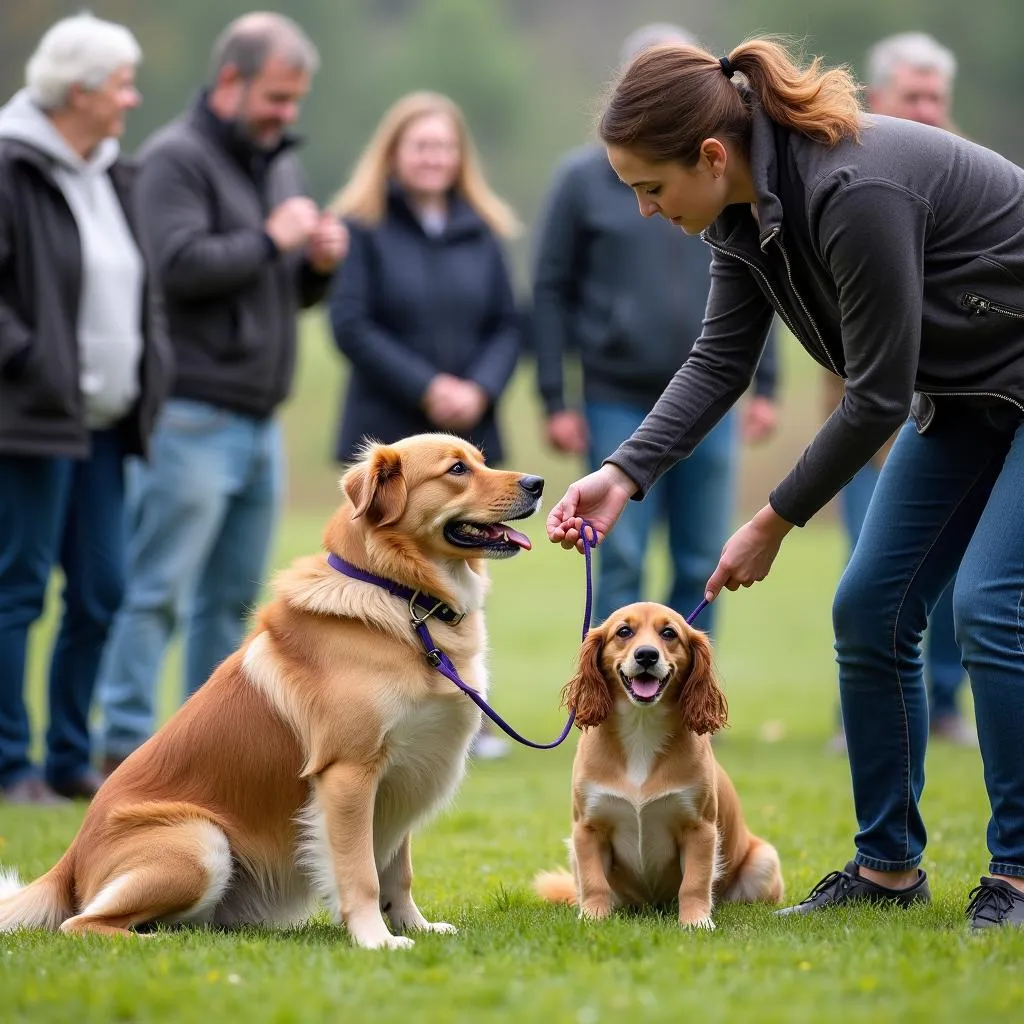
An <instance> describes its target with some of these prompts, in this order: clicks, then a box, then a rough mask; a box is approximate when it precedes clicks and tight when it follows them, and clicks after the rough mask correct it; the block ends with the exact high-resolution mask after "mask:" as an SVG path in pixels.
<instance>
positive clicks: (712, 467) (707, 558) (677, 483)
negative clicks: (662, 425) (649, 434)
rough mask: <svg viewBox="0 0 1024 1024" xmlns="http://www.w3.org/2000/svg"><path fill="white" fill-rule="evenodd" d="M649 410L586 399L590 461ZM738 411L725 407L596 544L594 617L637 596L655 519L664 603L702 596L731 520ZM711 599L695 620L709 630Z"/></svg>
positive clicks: (687, 607)
mask: <svg viewBox="0 0 1024 1024" xmlns="http://www.w3.org/2000/svg"><path fill="white" fill-rule="evenodd" d="M647 412H648V410H646V409H644V408H641V407H639V406H631V405H620V404H617V403H613V402H587V404H586V408H585V414H586V418H587V426H588V429H589V431H590V464H591V468H593V469H596V468H597V467H598V466H600V464H601V460H602V459H604V458H607V457H608V456H609V455H610V454H611V453H612V452H613V451H615V449H616V448H617V447H618V446H619V445H620V444H621V443H622V442H623V441H624V440H625V439H626V438H627V437H629V436H630V435H631V434H632V433H633V431H634V430H636V428H637V427H638V426H640V424H641V423H642V422H643V419H644V417H645V416H646V415H647ZM736 422H737V421H736V416H735V413H731V412H730V413H729V414H728V415H727V416H726V417H725V418H724V419H723V420H722V421H721V422H720V423H719V424H718V425H717V426H716V427H715V428H714V430H712V431H711V433H710V434H708V436H707V437H706V438H704V440H703V441H701V443H700V444H699V445H698V446H697V448H696V449H695V451H694V452H693V454H692V455H691V456H690V457H689V458H688V459H683V461H681V462H679V463H677V464H676V465H675V466H673V467H672V469H670V470H669V471H668V472H667V473H665V475H664V476H662V477H661V478H660V479H659V480H658V482H657V483H656V484H655V485H654V487H652V488H651V490H650V491H649V492H648V494H647V497H646V498H645V499H644V500H643V501H630V502H628V503H627V504H626V508H625V509H624V510H623V512H622V515H621V516H620V517H619V521H618V522H617V523H616V524H615V529H614V530H612V531H611V532H610V533H609V534H608V536H607V537H605V538H604V539H603V540H602V541H601V545H600V547H599V548H598V549H597V555H596V557H597V594H596V598H595V603H594V610H595V621H596V622H600V621H602V620H604V619H606V618H607V617H608V616H609V615H611V613H612V612H613V611H615V609H616V608H621V607H622V606H623V605H626V604H632V603H633V602H634V601H639V600H641V599H642V598H641V595H642V589H643V567H644V556H645V554H646V552H647V542H648V538H649V536H650V532H651V527H652V526H653V525H654V523H655V521H656V520H658V519H659V518H662V519H664V521H665V523H666V526H667V528H668V544H669V553H670V556H671V559H672V585H671V589H670V591H669V595H668V599H667V600H666V602H665V603H666V604H667V605H669V606H670V607H671V608H674V609H675V610H676V611H677V612H679V613H680V614H681V615H684V616H685V615H689V614H690V613H691V612H692V611H693V610H694V608H696V607H697V605H698V604H700V602H701V601H702V600H703V598H704V591H705V587H706V584H707V581H708V578H709V577H710V576H711V574H712V573H713V572H714V571H715V567H716V566H717V565H718V559H719V556H720V555H721V553H722V545H723V544H724V543H725V541H726V538H727V537H728V536H729V528H730V526H731V523H732V514H733V493H734V488H735V475H736V474H735V469H736V452H737V437H736V432H737V427H736ZM714 608H715V606H714V605H710V606H709V607H708V608H706V609H705V610H704V611H703V612H701V617H700V618H699V619H698V620H697V621H696V622H695V623H694V625H695V626H697V627H698V628H700V629H703V630H706V631H707V632H708V633H711V632H712V629H713V626H714V619H715V616H714Z"/></svg>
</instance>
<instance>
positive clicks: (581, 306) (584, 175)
mask: <svg viewBox="0 0 1024 1024" xmlns="http://www.w3.org/2000/svg"><path fill="white" fill-rule="evenodd" d="M692 41H693V40H692V37H691V36H690V35H689V34H688V33H687V32H686V31H684V30H683V29H682V28H680V27H679V26H677V25H670V24H662V23H655V24H650V25H645V26H643V27H642V28H639V29H637V30H636V31H635V32H633V33H632V34H631V35H630V36H629V37H628V38H627V39H626V41H625V43H624V44H623V47H622V54H621V57H622V63H623V65H625V64H628V63H629V62H630V61H631V60H632V59H633V58H634V57H635V56H636V55H637V54H638V53H640V52H642V51H643V50H645V49H647V48H649V47H651V46H657V45H659V44H661V43H671V42H692ZM710 264H711V252H710V250H709V249H708V247H707V246H706V245H704V244H703V242H701V241H700V240H699V239H696V238H687V237H686V236H685V235H684V234H683V232H682V231H680V230H679V229H678V228H677V227H674V226H673V225H671V224H666V223H665V222H664V221H660V220H658V219H657V218H655V219H652V220H644V219H643V218H641V217H638V216H637V215H636V197H635V196H634V195H633V193H632V191H630V189H628V188H626V187H625V186H624V185H623V184H622V182H621V181H619V179H618V178H617V177H616V176H615V172H614V171H613V170H612V168H611V166H610V164H609V163H608V157H607V155H606V153H605V149H604V146H600V145H591V146H586V147H584V148H582V149H579V150H576V151H575V152H573V153H570V154H569V155H568V156H567V157H566V159H565V160H564V161H563V162H562V164H561V166H560V167H559V169H558V171H557V173H556V175H555V181H554V184H553V186H552V189H551V192H550V194H549V196H548V202H547V208H546V212H545V213H544V215H543V217H542V229H541V235H540V240H539V244H538V248H537V257H536V271H535V278H534V312H533V331H532V333H533V344H534V347H535V350H536V358H537V377H538V387H539V390H540V394H541V399H542V401H543V402H544V406H545V409H546V411H547V436H548V441H549V442H550V443H551V445H552V446H553V447H554V448H556V449H557V450H559V451H563V452H567V453H569V454H572V455H586V456H587V457H588V459H589V462H590V468H591V469H597V467H598V466H599V465H600V464H601V460H602V459H603V458H604V457H605V455H607V454H608V452H610V451H614V450H615V449H616V448H617V447H618V446H619V444H621V443H622V442H623V441H624V440H625V439H626V438H627V437H629V436H630V435H631V434H632V433H633V431H634V430H636V428H637V427H638V426H640V424H641V423H642V422H643V419H644V417H645V416H646V415H647V413H648V412H649V411H650V410H651V408H652V407H653V405H654V403H655V402H656V401H657V400H658V397H659V396H660V395H661V393H662V391H663V390H664V389H665V387H666V385H667V384H668V382H669V381H670V380H671V379H672V375H673V374H674V373H675V372H676V370H678V369H679V366H680V364H681V363H682V362H683V360H684V359H685V358H686V355H687V353H688V352H689V350H690V347H691V346H692V345H693V343H694V341H695V340H696V339H697V338H698V337H699V336H700V332H701V321H702V319H703V317H704V307H705V306H706V305H707V298H708V288H709V286H710V283H711V281H710V276H709V268H710ZM572 350H578V352H579V356H580V358H581V361H582V364H583V366H582V368H583V403H582V409H574V408H571V407H570V406H569V405H568V404H567V402H566V394H565V386H564V376H563V356H564V355H565V354H566V353H567V352H570V351H572ZM774 392H775V355H774V341H773V340H770V341H769V344H768V347H767V349H766V352H765V355H764V358H763V359H762V360H761V364H760V366H759V367H758V372H757V377H756V380H755V385H754V393H753V395H752V396H751V398H750V400H749V401H748V402H747V405H746V407H745V409H744V410H743V417H744V421H743V426H742V433H743V435H744V438H745V439H747V440H751V441H755V440H761V439H763V438H765V437H767V436H768V435H769V434H771V432H772V431H773V430H774V427H775V420H776V412H775V403H774ZM739 433H740V430H739V428H738V425H737V420H736V417H735V416H733V415H727V416H726V417H725V418H724V419H723V420H722V421H721V422H720V423H719V424H718V426H717V427H715V429H714V430H713V431H711V433H710V434H709V435H708V436H707V437H706V438H705V439H704V440H703V441H702V442H701V444H700V446H699V448H698V449H697V450H696V451H695V452H694V453H693V455H692V456H691V457H690V458H689V459H687V460H686V461H685V462H680V463H679V464H678V465H677V466H675V467H674V468H673V469H672V470H671V471H669V472H668V473H666V474H665V476H664V477H663V479H662V480H660V481H659V482H658V484H657V486H656V488H655V489H654V493H653V494H652V495H649V496H648V499H647V501H644V502H642V503H641V502H633V503H631V505H630V506H629V508H627V509H626V511H625V512H624V513H623V515H622V517H621V518H620V520H619V523H618V528H617V529H616V530H615V532H614V533H611V534H609V535H608V537H606V538H605V539H604V541H603V543H602V544H601V549H600V551H599V552H598V556H597V563H598V575H597V595H596V605H595V617H596V619H597V620H598V621H601V620H603V619H605V618H607V617H608V615H610V614H611V613H612V612H613V611H614V610H615V609H616V608H620V607H622V606H623V605H626V604H631V603H633V602H634V601H638V600H640V597H641V590H642V577H643V568H644V557H645V552H646V549H647V543H648V538H649V536H650V532H651V529H652V527H653V526H654V524H655V522H656V521H657V520H658V519H661V520H663V521H664V522H665V524H666V526H667V528H668V543H669V550H670V554H671V562H672V570H673V572H672V578H671V584H670V593H669V595H668V599H667V603H668V604H669V605H671V606H672V607H673V608H675V609H676V611H678V612H680V613H681V614H682V615H688V614H689V613H690V612H692V611H693V609H694V608H695V607H696V606H697V604H698V602H699V601H700V600H701V598H702V597H703V595H704V584H705V583H706V582H707V579H708V577H709V576H710V575H711V573H712V572H713V571H714V569H715V566H716V565H717V564H718V556H719V553H720V552H721V550H722V545H723V544H724V543H725V538H726V537H727V536H728V532H729V529H730V527H731V525H732V514H733V504H734V502H733V496H734V490H735V488H734V478H735V471H736V460H737V450H738V440H739V439H738V434H739ZM713 612H714V609H712V608H708V609H707V610H706V611H705V612H704V614H703V616H702V618H701V622H700V625H701V627H702V628H704V629H708V630H710V629H711V627H712V623H713V619H714V615H713Z"/></svg>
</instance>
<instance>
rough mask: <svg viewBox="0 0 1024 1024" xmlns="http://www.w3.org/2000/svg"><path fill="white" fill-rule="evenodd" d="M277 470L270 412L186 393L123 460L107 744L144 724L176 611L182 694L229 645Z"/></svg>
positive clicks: (263, 560) (104, 683) (263, 547)
mask: <svg viewBox="0 0 1024 1024" xmlns="http://www.w3.org/2000/svg"><path fill="white" fill-rule="evenodd" d="M283 476H284V458H283V452H282V446H281V435H280V427H279V425H278V424H277V422H276V421H275V420H273V419H254V418H252V417H249V416H242V415H239V414H236V413H233V412H229V411H227V410H225V409H219V408H217V407H216V406H213V405H208V404H206V403H205V402H196V401H191V400H186V399H172V400H171V401H169V402H168V403H167V405H166V406H165V407H164V410H163V411H162V413H161V415H160V418H159V420H158V422H157V427H156V430H155V432H154V435H153V441H152V452H151V458H150V461H149V462H148V463H143V462H141V461H135V460H133V461H132V462H131V463H130V464H129V467H128V514H129V541H128V583H127V590H126V593H125V599H124V605H123V607H122V609H121V611H120V613H119V614H118V616H117V619H116V621H115V624H114V629H113V632H112V634H111V638H110V646H109V649H108V651H107V654H106V657H105V659H104V663H103V669H102V672H101V676H100V688H99V704H100V710H101V713H102V718H103V724H104V749H105V751H106V754H107V755H108V756H112V757H126V756H127V755H128V754H130V753H131V752H132V751H133V750H134V749H135V748H136V747H138V746H140V745H141V744H142V743H144V742H145V741H146V740H147V739H148V738H149V736H150V735H151V734H152V732H153V729H154V725H155V721H154V720H155V705H156V689H157V683H158V682H159V679H160V673H161V668H162V666H163V661H164V656H165V654H166V651H167V647H168V644H169V643H170V640H171V637H172V635H173V633H174V631H175V630H176V628H177V626H178V624H179V622H180V621H181V620H182V619H183V618H184V619H186V620H187V642H186V655H185V693H186V696H187V695H189V694H192V693H194V692H195V691H196V690H197V689H199V687H200V686H202V684H203V683H204V682H206V680H207V679H208V678H209V676H210V673H211V672H212V671H213V670H214V669H215V668H216V667H217V665H218V664H219V663H220V662H221V661H223V660H224V659H225V658H226V657H227V656H228V655H229V654H231V652H232V651H233V650H234V649H235V648H236V647H237V646H238V644H239V642H240V640H241V638H242V636H243V633H244V631H245V626H246V620H247V618H248V614H249V611H250V610H251V608H252V606H253V605H254V604H255V602H256V600H257V598H258V596H259V591H260V584H261V581H262V579H263V576H264V574H265V572H266V564H267V557H268V554H269V550H270V543H271V539H272V534H273V529H274V525H275V522H276V520H277V515H278V512H279V508H280V503H281V495H282V491H283Z"/></svg>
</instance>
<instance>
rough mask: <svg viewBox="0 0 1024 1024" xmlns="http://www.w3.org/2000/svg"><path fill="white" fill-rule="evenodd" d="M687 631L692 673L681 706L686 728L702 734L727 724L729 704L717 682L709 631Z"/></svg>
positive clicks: (712, 731)
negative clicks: (707, 632)
mask: <svg viewBox="0 0 1024 1024" xmlns="http://www.w3.org/2000/svg"><path fill="white" fill-rule="evenodd" d="M687 635H688V638H689V643H690V674H689V675H688V676H687V677H686V682H685V683H683V688H682V690H681V692H680V694H679V709H680V712H681V713H682V716H683V724H684V725H685V726H686V728H687V729H689V730H690V732H695V733H697V735H698V736H701V735H703V734H704V733H715V732H718V730H719V729H723V728H725V725H726V723H727V721H728V718H729V705H728V702H727V701H726V699H725V694H724V693H722V689H721V687H720V686H719V685H718V676H717V675H716V673H715V665H714V659H713V657H712V652H711V641H710V640H709V639H708V636H707V634H706V633H702V632H700V631H699V630H696V629H691V630H689V631H688V633H687Z"/></svg>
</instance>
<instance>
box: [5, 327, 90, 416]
mask: <svg viewBox="0 0 1024 1024" xmlns="http://www.w3.org/2000/svg"><path fill="white" fill-rule="evenodd" d="M40 348H41V346H40V345H39V343H38V341H33V342H32V344H31V345H30V346H29V350H28V353H27V354H26V355H25V357H24V361H23V362H22V366H21V370H20V372H19V374H18V376H17V379H16V381H14V383H13V386H14V388H15V389H16V391H17V392H18V393H19V405H20V406H21V408H22V409H23V410H24V411H25V412H26V413H28V414H29V415H31V416H39V417H42V418H46V419H49V418H51V417H55V416H59V417H65V416H66V417H72V418H73V417H76V416H77V415H78V413H79V404H80V385H79V383H78V381H77V379H75V378H74V374H73V373H72V372H70V368H69V367H67V366H66V365H62V364H61V360H60V356H59V354H54V355H53V356H52V357H51V358H50V359H45V358H43V355H42V352H41V351H40Z"/></svg>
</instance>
